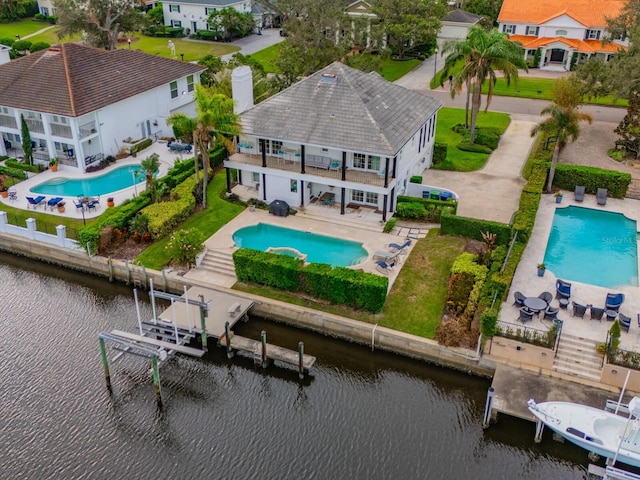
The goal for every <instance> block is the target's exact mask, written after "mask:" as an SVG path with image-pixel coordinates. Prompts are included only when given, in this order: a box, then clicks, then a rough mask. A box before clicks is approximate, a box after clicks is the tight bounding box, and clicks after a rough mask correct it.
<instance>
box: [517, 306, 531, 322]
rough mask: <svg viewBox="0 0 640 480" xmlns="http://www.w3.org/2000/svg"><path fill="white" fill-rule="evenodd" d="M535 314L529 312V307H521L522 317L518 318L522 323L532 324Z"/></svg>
mask: <svg viewBox="0 0 640 480" xmlns="http://www.w3.org/2000/svg"><path fill="white" fill-rule="evenodd" d="M533 313H534V312H532V311H531V310H529V309H528V308H527V307H521V308H520V317H519V318H518V320H520V321H521V322H522V323H526V322H530V321H531V320H533Z"/></svg>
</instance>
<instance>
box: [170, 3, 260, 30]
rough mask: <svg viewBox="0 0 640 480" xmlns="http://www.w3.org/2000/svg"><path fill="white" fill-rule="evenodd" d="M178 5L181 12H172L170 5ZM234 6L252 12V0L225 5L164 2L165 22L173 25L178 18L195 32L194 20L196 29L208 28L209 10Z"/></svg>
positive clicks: (183, 26) (242, 11)
mask: <svg viewBox="0 0 640 480" xmlns="http://www.w3.org/2000/svg"><path fill="white" fill-rule="evenodd" d="M171 5H177V6H179V7H180V11H179V12H171V11H170V9H171V8H170V6H171ZM227 6H228V7H233V8H235V9H236V10H238V11H239V12H241V13H248V12H251V0H240V1H238V2H236V3H233V4H230V5H224V6H216V5H205V4H202V3H197V2H194V3H171V2H170V1H167V2H162V11H163V13H164V24H165V25H167V26H171V25H172V23H171V21H172V20H177V21H179V22H181V23H182V25H181V26H182V28H188V29H189V30H190V32H191V33H193V22H195V23H196V30H208V27H207V19H208V18H209V14H207V9H208V12H209V13H211V12H212V11H213V10H216V9H217V10H221V9H223V8H225V7H227Z"/></svg>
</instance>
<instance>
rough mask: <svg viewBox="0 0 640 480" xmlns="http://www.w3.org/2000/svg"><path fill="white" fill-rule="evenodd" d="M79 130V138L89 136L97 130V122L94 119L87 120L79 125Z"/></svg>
mask: <svg viewBox="0 0 640 480" xmlns="http://www.w3.org/2000/svg"><path fill="white" fill-rule="evenodd" d="M79 131H80V138H81V139H82V138H86V137H89V136H91V135H93V134H94V133H97V132H98V128H97V124H96V122H95V121H92V122H87V123H85V124H84V125H80V128H79Z"/></svg>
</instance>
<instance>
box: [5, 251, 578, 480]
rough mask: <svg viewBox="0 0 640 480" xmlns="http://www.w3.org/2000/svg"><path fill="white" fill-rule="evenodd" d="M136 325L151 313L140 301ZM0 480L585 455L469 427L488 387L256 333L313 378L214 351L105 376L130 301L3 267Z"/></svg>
mask: <svg viewBox="0 0 640 480" xmlns="http://www.w3.org/2000/svg"><path fill="white" fill-rule="evenodd" d="M142 297H144V302H145V303H144V305H143V307H142V313H143V317H146V318H148V317H150V315H151V308H150V306H149V304H148V301H147V299H146V297H145V296H144V295H142ZM0 306H1V308H0V331H1V332H2V334H1V335H0V358H1V360H2V361H1V362H0V399H1V400H0V402H1V403H0V433H1V437H0V438H1V444H0V465H1V471H0V478H11V479H14V478H17V479H21V478H25V479H27V478H29V479H30V478H55V479H67V478H73V479H76V478H78V479H84V478H87V479H89V478H91V479H93V478H97V479H119V478H135V479H137V478H140V479H143V478H144V479H146V478H149V479H158V478H175V479H182V478H186V479H191V478H194V479H195V478H214V477H215V478H224V479H248V478H264V479H290V478H305V479H329V478H331V479H333V478H344V479H352V478H353V479H361V478H362V479H387V478H403V479H425V478H430V479H440V478H442V479H444V478H451V479H467V478H473V479H492V480H494V479H513V478H519V479H541V478H546V479H561V478H562V479H579V478H585V477H586V473H585V470H586V469H585V466H586V455H585V452H583V451H582V450H580V449H577V448H573V447H571V446H569V445H561V444H558V443H556V442H553V441H552V440H551V439H550V437H549V438H545V441H544V442H543V443H542V444H541V445H535V444H534V443H533V433H534V432H533V425H532V424H529V423H527V422H522V421H518V420H514V419H508V418H502V419H501V421H500V422H499V423H498V424H497V425H494V426H492V427H491V428H490V429H488V430H486V431H484V430H482V428H481V426H480V422H481V417H482V410H483V407H484V401H485V395H486V391H487V388H488V386H489V383H488V382H487V381H486V380H481V379H478V378H475V377H470V376H467V375H463V374H458V373H454V372H451V371H448V370H444V369H440V368H435V367H430V366H428V365H425V364H423V363H420V362H414V361H411V360H407V359H404V358H401V357H397V356H394V355H390V354H384V353H380V352H375V353H372V352H371V351H370V350H369V349H367V348H363V347H358V346H355V345H350V344H347V343H344V342H339V341H335V340H333V339H329V338H325V337H321V336H317V335H313V334H310V333H308V332H304V331H299V330H295V329H289V328H283V327H281V326H278V325H275V324H272V323H269V322H266V321H264V320H260V319H252V320H251V321H250V322H249V323H248V324H246V325H241V326H239V328H237V329H236V331H238V333H242V334H243V335H247V336H253V337H254V338H258V337H259V333H260V330H262V329H265V330H266V331H267V332H268V338H269V341H270V342H273V343H276V344H282V345H284V346H288V347H290V348H295V347H296V345H297V343H298V341H300V340H302V341H304V342H305V351H306V352H308V353H310V354H313V355H316V356H317V357H318V362H317V364H316V367H315V368H314V371H313V376H312V377H311V378H307V379H305V380H304V381H302V382H300V381H299V380H298V378H297V373H296V372H294V371H291V370H286V369H281V368H276V367H270V368H268V369H266V370H256V369H254V367H253V361H252V360H250V359H247V358H238V357H236V358H234V359H232V360H227V358H226V355H225V354H224V351H223V350H222V349H217V348H216V349H213V350H212V351H210V352H209V353H208V354H207V356H206V357H205V359H204V360H194V359H190V358H184V357H180V358H175V359H173V360H172V361H171V362H170V363H168V364H167V365H165V366H164V367H163V368H162V369H161V381H162V389H163V390H162V394H163V400H164V407H163V408H162V409H158V408H157V407H156V404H155V401H154V391H153V387H152V382H151V378H150V375H149V363H148V361H147V360H144V359H141V358H134V357H128V358H125V359H124V360H123V361H121V362H119V363H117V364H116V365H114V366H112V381H113V385H114V395H113V396H112V397H110V396H109V394H108V393H107V391H106V389H105V386H104V378H103V373H102V368H101V364H100V358H99V349H98V341H97V335H98V333H99V332H101V331H105V330H106V331H108V330H111V329H114V328H117V329H123V330H129V331H133V330H134V329H135V324H136V315H135V306H134V303H133V297H132V292H131V289H130V288H129V287H126V286H120V285H112V284H109V283H108V282H105V281H103V280H99V279H95V278H93V277H91V276H86V275H81V274H76V273H70V272H66V271H63V270H61V269H58V268H53V267H49V266H42V265H38V264H34V263H32V262H30V261H28V260H24V259H20V258H16V257H12V256H8V255H4V254H0Z"/></svg>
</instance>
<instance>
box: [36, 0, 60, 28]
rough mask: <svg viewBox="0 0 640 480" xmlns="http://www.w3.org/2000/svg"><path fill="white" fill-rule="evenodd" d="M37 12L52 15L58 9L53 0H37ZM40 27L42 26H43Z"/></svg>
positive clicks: (56, 12)
mask: <svg viewBox="0 0 640 480" xmlns="http://www.w3.org/2000/svg"><path fill="white" fill-rule="evenodd" d="M38 12H39V13H41V14H42V15H46V16H52V17H55V16H56V15H58V9H57V8H56V6H55V5H54V4H53V0H38ZM42 28H44V26H43V27H42Z"/></svg>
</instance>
